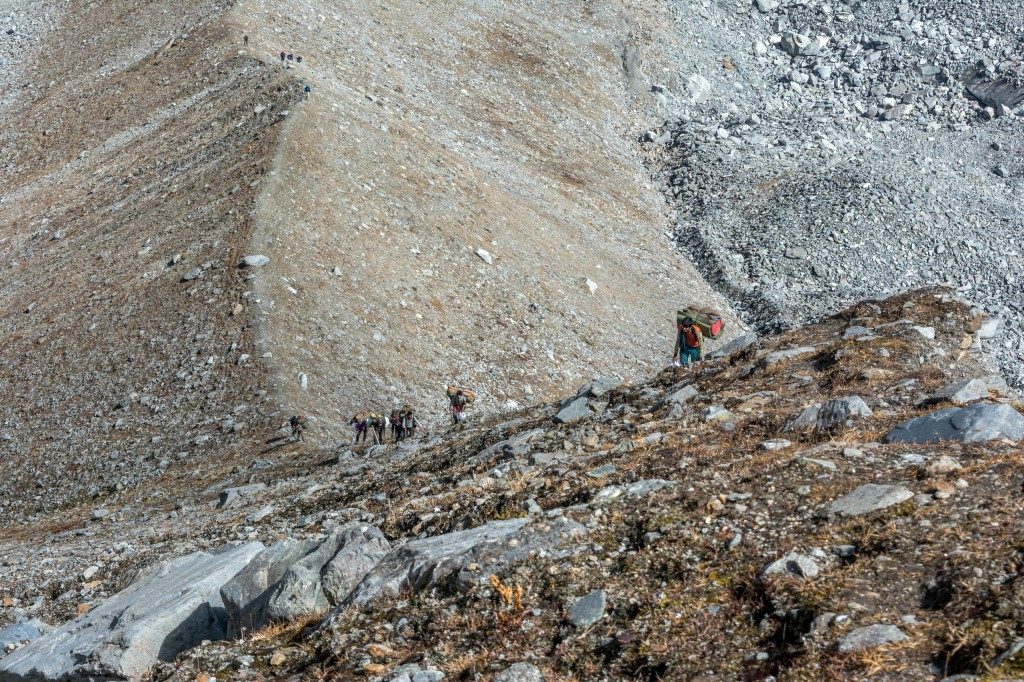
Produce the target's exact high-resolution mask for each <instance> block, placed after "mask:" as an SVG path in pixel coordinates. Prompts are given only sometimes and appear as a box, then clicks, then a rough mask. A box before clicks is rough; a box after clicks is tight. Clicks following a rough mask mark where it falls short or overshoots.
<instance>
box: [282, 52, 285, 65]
mask: <svg viewBox="0 0 1024 682" xmlns="http://www.w3.org/2000/svg"><path fill="white" fill-rule="evenodd" d="M284 60H285V54H284V52H282V53H281V63H282V64H284Z"/></svg>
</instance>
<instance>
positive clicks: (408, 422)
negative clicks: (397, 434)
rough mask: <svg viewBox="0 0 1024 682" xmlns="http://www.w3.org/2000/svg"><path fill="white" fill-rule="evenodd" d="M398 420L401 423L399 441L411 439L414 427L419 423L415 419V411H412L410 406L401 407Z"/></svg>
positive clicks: (414, 431) (414, 430)
mask: <svg viewBox="0 0 1024 682" xmlns="http://www.w3.org/2000/svg"><path fill="white" fill-rule="evenodd" d="M399 419H400V420H401V422H402V429H401V433H402V438H401V439H402V440H404V439H406V438H412V437H413V435H415V433H416V427H417V426H419V421H417V419H416V411H415V410H413V409H412V405H404V406H403V407H402V412H401V414H400V415H399Z"/></svg>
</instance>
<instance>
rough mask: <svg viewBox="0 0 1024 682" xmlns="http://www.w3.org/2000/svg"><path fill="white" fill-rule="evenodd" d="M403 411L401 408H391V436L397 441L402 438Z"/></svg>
mask: <svg viewBox="0 0 1024 682" xmlns="http://www.w3.org/2000/svg"><path fill="white" fill-rule="evenodd" d="M403 435H404V434H403V433H402V413H401V411H400V410H398V409H397V408H395V409H394V410H391V438H392V440H394V441H395V442H396V443H397V442H398V441H400V440H402V436H403Z"/></svg>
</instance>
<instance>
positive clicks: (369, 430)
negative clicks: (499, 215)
mask: <svg viewBox="0 0 1024 682" xmlns="http://www.w3.org/2000/svg"><path fill="white" fill-rule="evenodd" d="M723 328H724V322H723V320H722V316H721V314H720V313H718V311H716V310H714V309H712V308H684V309H682V310H679V311H678V312H677V313H676V341H675V348H674V349H673V351H672V364H673V365H674V366H675V367H682V366H686V365H691V364H694V363H696V362H700V361H701V360H703V359H704V339H705V338H708V337H709V338H712V339H714V338H718V336H719V335H721V333H722V331H723ZM445 393H446V395H447V396H448V408H449V411H450V413H451V417H452V424H453V425H455V426H459V425H461V424H462V423H463V422H465V421H466V409H467V408H468V407H469V406H470V405H472V404H473V403H474V402H475V401H476V392H474V391H473V390H471V389H468V388H462V387H459V386H448V387H447V390H446V391H445ZM306 423H307V422H306V417H304V416H302V415H296V416H294V417H292V418H291V419H289V420H288V424H289V426H290V427H291V433H292V438H293V439H294V440H302V441H304V440H305V436H304V432H305V430H306ZM349 424H350V425H351V426H352V427H353V428H354V429H355V440H354V443H365V442H366V439H367V436H369V435H370V434H373V440H374V442H375V443H377V444H381V443H383V442H384V432H385V430H386V429H387V428H388V426H389V425H390V427H391V437H392V440H393V441H394V442H395V443H399V442H401V441H403V440H405V439H407V438H411V437H413V436H414V435H415V433H416V428H417V427H418V426H419V421H418V420H417V418H416V412H415V410H413V408H412V406H411V405H408V404H406V405H404V406H403V407H402V408H401V409H398V408H395V409H393V410H391V415H390V417H385V416H384V415H383V414H380V413H377V412H369V411H364V412H360V413H359V414H357V415H355V416H354V417H352V420H351V421H350V422H349Z"/></svg>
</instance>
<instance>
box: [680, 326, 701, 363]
mask: <svg viewBox="0 0 1024 682" xmlns="http://www.w3.org/2000/svg"><path fill="white" fill-rule="evenodd" d="M703 355H704V333H703V332H701V330H700V327H698V326H697V325H696V324H694V322H693V318H692V317H684V318H683V320H682V321H681V322H680V323H679V327H678V334H676V347H675V350H674V351H672V362H673V363H674V364H678V365H689V364H691V363H694V362H700V360H701V357H702V356H703ZM676 358H678V360H677V359H676Z"/></svg>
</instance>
